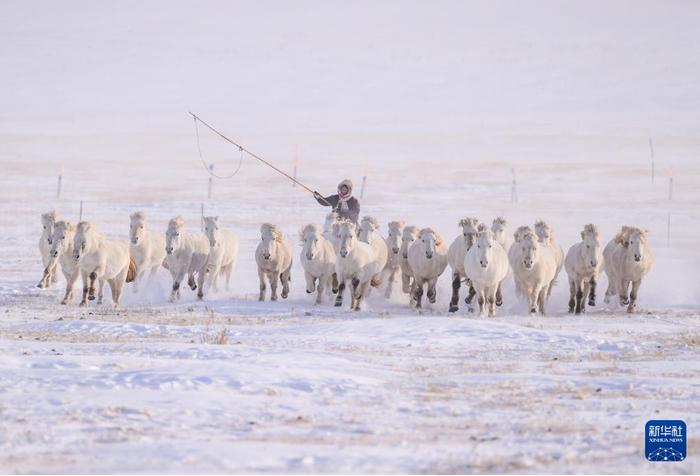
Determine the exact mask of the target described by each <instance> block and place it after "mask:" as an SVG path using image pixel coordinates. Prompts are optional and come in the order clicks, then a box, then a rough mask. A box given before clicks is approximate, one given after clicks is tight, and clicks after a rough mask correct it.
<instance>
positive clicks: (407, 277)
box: [399, 225, 420, 302]
mask: <svg viewBox="0 0 700 476" xmlns="http://www.w3.org/2000/svg"><path fill="white" fill-rule="evenodd" d="M419 234H420V228H418V227H417V226H414V225H409V226H406V227H404V229H403V233H402V235H401V249H400V250H399V257H400V258H399V265H400V266H401V290H402V291H403V292H404V293H406V294H409V295H410V296H411V302H413V270H412V269H411V265H410V264H409V263H408V249H409V248H410V247H411V245H412V244H413V242H414V241H416V240H417V239H418V235H419Z"/></svg>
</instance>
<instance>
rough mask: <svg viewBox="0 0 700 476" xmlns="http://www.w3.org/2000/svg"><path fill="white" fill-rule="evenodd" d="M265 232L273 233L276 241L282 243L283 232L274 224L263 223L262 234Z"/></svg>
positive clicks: (261, 226)
mask: <svg viewBox="0 0 700 476" xmlns="http://www.w3.org/2000/svg"><path fill="white" fill-rule="evenodd" d="M265 231H269V232H270V233H272V236H273V237H274V238H275V241H282V231H281V230H280V227H279V226H277V225H273V224H272V223H263V224H262V225H260V233H265Z"/></svg>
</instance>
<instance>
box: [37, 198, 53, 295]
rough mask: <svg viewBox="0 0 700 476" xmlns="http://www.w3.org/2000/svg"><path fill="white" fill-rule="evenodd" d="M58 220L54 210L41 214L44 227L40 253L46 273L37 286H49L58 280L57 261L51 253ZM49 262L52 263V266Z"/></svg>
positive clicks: (40, 239) (40, 240) (40, 241)
mask: <svg viewBox="0 0 700 476" xmlns="http://www.w3.org/2000/svg"><path fill="white" fill-rule="evenodd" d="M56 220H57V218H56V212H55V211H54V210H51V211H50V212H46V213H42V214H41V226H42V227H43V229H42V230H41V238H39V254H40V255H41V262H42V264H43V265H44V275H43V276H42V278H41V280H40V281H39V284H37V285H36V287H37V288H48V287H50V286H51V285H52V284H55V283H56V282H57V281H58V275H57V273H56V263H57V261H56V260H51V255H50V251H51V244H52V243H51V237H52V236H53V227H54V225H55V223H56ZM49 264H51V266H50V267H49ZM47 273H48V274H47ZM47 276H48V278H47Z"/></svg>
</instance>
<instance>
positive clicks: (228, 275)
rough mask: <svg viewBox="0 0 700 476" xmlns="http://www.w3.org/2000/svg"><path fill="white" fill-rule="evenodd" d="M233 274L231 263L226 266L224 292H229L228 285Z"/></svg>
mask: <svg viewBox="0 0 700 476" xmlns="http://www.w3.org/2000/svg"><path fill="white" fill-rule="evenodd" d="M232 272H233V263H231V264H229V265H228V266H226V291H228V290H229V283H230V282H231V273H232Z"/></svg>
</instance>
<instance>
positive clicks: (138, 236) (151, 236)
mask: <svg viewBox="0 0 700 476" xmlns="http://www.w3.org/2000/svg"><path fill="white" fill-rule="evenodd" d="M129 221H130V223H129V241H130V244H129V253H130V254H131V257H132V258H133V259H134V262H135V263H136V269H137V270H138V271H137V273H136V279H134V292H136V291H137V290H138V283H139V282H140V281H141V278H142V277H143V276H144V274H146V271H147V270H149V269H150V270H151V273H150V275H149V278H150V279H152V278H153V276H155V274H156V273H157V272H158V269H159V268H160V267H161V266H162V264H163V260H164V259H165V238H164V237H163V236H162V235H160V234H158V233H154V232H152V231H151V230H148V229H147V228H146V215H145V214H144V213H143V212H136V213H132V214H131V215H129Z"/></svg>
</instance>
